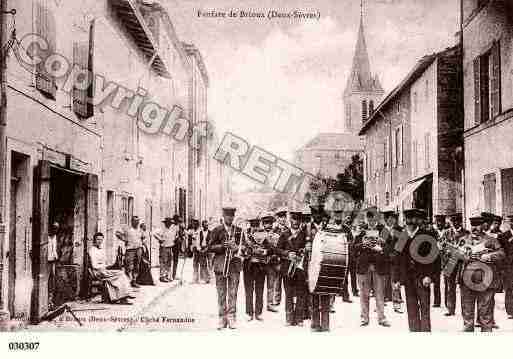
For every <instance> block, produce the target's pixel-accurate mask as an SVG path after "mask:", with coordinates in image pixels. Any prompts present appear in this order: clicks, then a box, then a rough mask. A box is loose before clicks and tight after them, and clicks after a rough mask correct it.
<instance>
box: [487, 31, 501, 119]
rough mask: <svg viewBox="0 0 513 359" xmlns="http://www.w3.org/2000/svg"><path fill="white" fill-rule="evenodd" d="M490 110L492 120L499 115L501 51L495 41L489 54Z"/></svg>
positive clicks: (498, 43) (497, 42)
mask: <svg viewBox="0 0 513 359" xmlns="http://www.w3.org/2000/svg"><path fill="white" fill-rule="evenodd" d="M490 61H491V67H492V68H491V71H490V72H491V79H490V102H491V103H490V107H491V108H490V110H491V114H492V118H494V117H495V116H497V115H499V114H500V113H501V51H500V42H499V41H495V42H494V44H493V46H492V50H491V54H490Z"/></svg>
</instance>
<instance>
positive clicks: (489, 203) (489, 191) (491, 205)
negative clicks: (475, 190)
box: [483, 173, 496, 213]
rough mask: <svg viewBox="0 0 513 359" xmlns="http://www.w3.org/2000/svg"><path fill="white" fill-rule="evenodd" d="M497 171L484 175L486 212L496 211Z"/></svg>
mask: <svg viewBox="0 0 513 359" xmlns="http://www.w3.org/2000/svg"><path fill="white" fill-rule="evenodd" d="M495 184H496V178H495V173H489V174H487V175H485V176H484V180H483V188H484V210H485V211H486V212H491V213H495V203H496V202H495Z"/></svg>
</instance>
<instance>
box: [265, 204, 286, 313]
mask: <svg viewBox="0 0 513 359" xmlns="http://www.w3.org/2000/svg"><path fill="white" fill-rule="evenodd" d="M287 212H288V210H287V208H285V207H281V208H279V209H278V210H277V211H276V212H275V217H273V220H274V228H273V232H274V233H276V234H277V235H278V237H276V236H273V238H274V240H273V241H272V243H271V244H272V245H273V246H274V247H276V246H277V245H278V240H277V238H279V236H280V235H281V234H282V233H284V232H285V233H289V232H290V230H289V227H288V226H287ZM265 219H266V220H270V218H269V215H268V214H266V218H265ZM262 220H264V218H262ZM280 262H281V258H280V256H278V255H276V254H272V255H271V257H270V258H269V263H268V264H267V270H266V273H267V310H268V311H269V312H274V313H276V312H278V309H277V307H279V305H280V303H281V288H282V281H283V278H282V276H281V269H280V268H281V263H280Z"/></svg>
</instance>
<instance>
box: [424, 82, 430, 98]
mask: <svg viewBox="0 0 513 359" xmlns="http://www.w3.org/2000/svg"><path fill="white" fill-rule="evenodd" d="M425 86H426V88H425V90H424V92H425V93H424V97H425V99H426V102H427V101H428V99H429V80H426V84H425Z"/></svg>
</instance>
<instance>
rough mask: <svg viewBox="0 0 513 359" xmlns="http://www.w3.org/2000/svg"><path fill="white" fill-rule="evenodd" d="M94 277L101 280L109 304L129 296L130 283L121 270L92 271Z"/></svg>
mask: <svg viewBox="0 0 513 359" xmlns="http://www.w3.org/2000/svg"><path fill="white" fill-rule="evenodd" d="M94 275H95V276H96V277H97V278H98V279H100V280H103V281H104V283H105V289H106V290H107V294H108V296H109V300H110V301H111V302H115V301H118V300H120V299H123V298H126V297H128V296H129V295H130V292H129V288H130V282H129V280H128V277H127V276H126V274H125V272H123V271H121V270H113V269H103V270H99V271H98V270H96V271H94Z"/></svg>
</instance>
